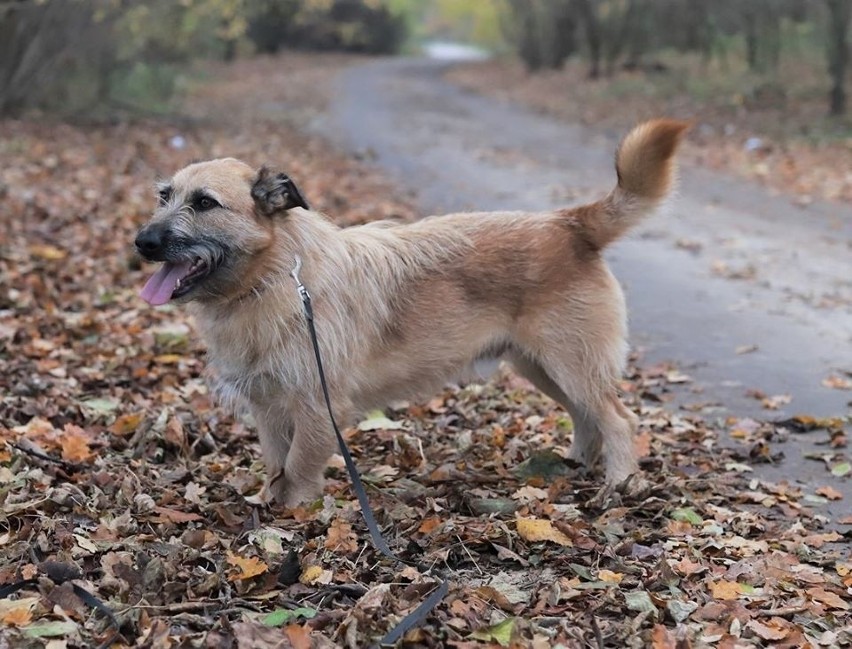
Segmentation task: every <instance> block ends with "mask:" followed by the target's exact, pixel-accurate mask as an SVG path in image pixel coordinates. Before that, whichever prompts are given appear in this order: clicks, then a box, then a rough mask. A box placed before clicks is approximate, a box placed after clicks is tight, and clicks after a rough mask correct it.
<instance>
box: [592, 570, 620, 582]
mask: <svg viewBox="0 0 852 649" xmlns="http://www.w3.org/2000/svg"><path fill="white" fill-rule="evenodd" d="M598 579H600V580H601V581H605V582H606V583H608V584H620V583H621V580H622V579H624V575H623V574H622V573H620V572H612V571H611V570H598Z"/></svg>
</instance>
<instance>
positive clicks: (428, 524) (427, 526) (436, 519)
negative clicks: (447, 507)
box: [417, 516, 443, 534]
mask: <svg viewBox="0 0 852 649" xmlns="http://www.w3.org/2000/svg"><path fill="white" fill-rule="evenodd" d="M441 523H443V519H441V517H440V516H431V517H429V518H427V519H426V520H424V521H423V522H422V523H420V527H418V528H417V531H418V532H420V533H421V534H431V533H432V532H433V531H434V530H435V529H436V528H437V527H438V526H439V525H440V524H441Z"/></svg>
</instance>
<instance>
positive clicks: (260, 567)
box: [228, 552, 269, 581]
mask: <svg viewBox="0 0 852 649" xmlns="http://www.w3.org/2000/svg"><path fill="white" fill-rule="evenodd" d="M228 563H230V564H231V565H232V566H236V568H237V569H238V571H239V572H236V573H235V574H232V575H231V576H230V577H228V581H238V580H240V579H251V578H252V577H257V575H262V574H263V573H265V572H266V571H267V570H269V566H267V565H266V564H265V563H263V561H261V560H260V559H258V558H257V557H241V556H239V555H236V554H234V553H233V552H228Z"/></svg>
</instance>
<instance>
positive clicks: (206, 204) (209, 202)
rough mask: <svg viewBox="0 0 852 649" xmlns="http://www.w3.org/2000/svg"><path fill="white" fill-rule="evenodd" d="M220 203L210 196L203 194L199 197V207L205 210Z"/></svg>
mask: <svg viewBox="0 0 852 649" xmlns="http://www.w3.org/2000/svg"><path fill="white" fill-rule="evenodd" d="M218 206H219V203H217V202H216V201H214V200H213V199H212V198H210V197H209V196H202V197H201V198H199V199H198V209H199V210H201V211H202V212H203V211H206V210H212V209H213V208H214V207H218Z"/></svg>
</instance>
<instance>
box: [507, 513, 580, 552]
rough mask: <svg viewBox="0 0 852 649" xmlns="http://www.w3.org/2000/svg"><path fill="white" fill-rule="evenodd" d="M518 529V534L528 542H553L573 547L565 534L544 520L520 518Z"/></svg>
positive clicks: (517, 522)
mask: <svg viewBox="0 0 852 649" xmlns="http://www.w3.org/2000/svg"><path fill="white" fill-rule="evenodd" d="M515 522H516V524H517V527H518V534H520V535H521V537H522V538H524V539H526V540H527V541H532V542H535V541H551V542H552V543H558V544H559V545H564V546H569V547H570V546H571V545H573V543H571V539H569V538H568V537H567V536H566V535H565V534H564V533H563V532H560V531H559V530H557V529H556V528H555V527H553V523H551V522H550V521H548V520H545V519H542V518H519V519H518V520H517V521H515Z"/></svg>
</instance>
